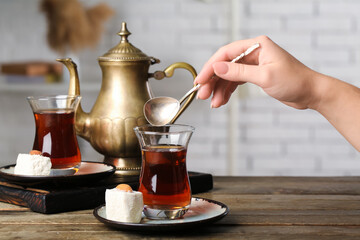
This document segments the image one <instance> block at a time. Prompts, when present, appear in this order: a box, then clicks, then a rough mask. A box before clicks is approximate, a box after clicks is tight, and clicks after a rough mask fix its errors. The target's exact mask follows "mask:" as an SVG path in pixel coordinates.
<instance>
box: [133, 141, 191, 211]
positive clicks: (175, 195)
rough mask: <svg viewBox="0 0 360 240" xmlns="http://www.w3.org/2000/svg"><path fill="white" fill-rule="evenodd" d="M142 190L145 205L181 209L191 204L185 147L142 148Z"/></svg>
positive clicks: (140, 188)
mask: <svg viewBox="0 0 360 240" xmlns="http://www.w3.org/2000/svg"><path fill="white" fill-rule="evenodd" d="M142 154H143V161H142V170H141V175H140V187H139V191H140V192H142V194H143V198H144V204H145V205H148V206H149V207H151V208H156V209H166V210H170V209H178V208H181V207H185V206H188V205H190V202H191V189H190V185H189V177H188V174H187V169H186V160H185V159H186V158H185V157H186V149H185V148H184V147H181V146H155V147H151V148H146V149H144V150H143V151H142Z"/></svg>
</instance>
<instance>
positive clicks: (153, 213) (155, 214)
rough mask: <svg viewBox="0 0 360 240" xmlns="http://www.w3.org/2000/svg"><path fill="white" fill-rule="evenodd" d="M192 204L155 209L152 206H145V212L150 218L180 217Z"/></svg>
mask: <svg viewBox="0 0 360 240" xmlns="http://www.w3.org/2000/svg"><path fill="white" fill-rule="evenodd" d="M189 207H190V205H188V206H185V207H182V208H176V209H155V208H151V207H150V206H147V205H145V206H144V210H143V212H144V214H145V216H146V217H147V218H149V219H178V218H181V217H182V216H184V214H185V213H186V212H187V211H188V209H189Z"/></svg>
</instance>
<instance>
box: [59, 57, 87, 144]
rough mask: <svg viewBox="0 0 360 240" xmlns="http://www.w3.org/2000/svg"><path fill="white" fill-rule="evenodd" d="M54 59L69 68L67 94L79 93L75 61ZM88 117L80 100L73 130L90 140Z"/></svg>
mask: <svg viewBox="0 0 360 240" xmlns="http://www.w3.org/2000/svg"><path fill="white" fill-rule="evenodd" d="M56 61H58V62H61V63H63V64H64V65H65V66H66V68H67V69H68V70H69V74H70V82H69V90H68V94H69V95H80V83H79V75H78V72H77V66H76V63H74V62H73V61H72V59H71V58H59V59H56ZM89 127H90V118H89V114H88V113H85V112H84V111H83V109H82V107H81V102H80V103H79V106H78V108H77V109H76V112H75V130H76V134H77V135H79V136H80V137H82V138H84V139H86V140H90V134H89V133H90V131H89Z"/></svg>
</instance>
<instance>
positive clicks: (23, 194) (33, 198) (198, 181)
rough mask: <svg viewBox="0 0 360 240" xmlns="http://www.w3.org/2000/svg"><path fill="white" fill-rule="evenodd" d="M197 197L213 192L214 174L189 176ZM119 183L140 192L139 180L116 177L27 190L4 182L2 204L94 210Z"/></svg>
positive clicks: (46, 210)
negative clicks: (108, 191) (85, 183)
mask: <svg viewBox="0 0 360 240" xmlns="http://www.w3.org/2000/svg"><path fill="white" fill-rule="evenodd" d="M189 178H190V184H191V190H192V193H193V194H196V193H201V192H206V191H209V190H211V189H212V188H213V179H212V175H211V174H207V173H198V172H189ZM119 183H127V184H129V185H130V186H131V187H132V188H133V189H137V188H138V180H137V179H133V180H129V179H127V180H125V179H124V178H121V177H118V176H117V175H112V176H111V177H108V178H107V179H105V180H102V181H99V182H97V183H93V184H91V186H86V185H84V186H64V185H61V186H51V185H47V186H46V185H45V186H41V185H39V186H32V187H24V186H20V185H16V184H13V183H11V182H9V181H7V180H5V179H1V178H0V201H2V202H7V203H11V204H16V205H19V206H25V207H28V208H30V209H31V210H32V211H34V212H40V213H59V212H68V211H75V210H83V209H92V208H95V207H97V206H99V205H101V204H104V203H105V190H106V189H108V188H114V187H115V186H116V185H117V184H119Z"/></svg>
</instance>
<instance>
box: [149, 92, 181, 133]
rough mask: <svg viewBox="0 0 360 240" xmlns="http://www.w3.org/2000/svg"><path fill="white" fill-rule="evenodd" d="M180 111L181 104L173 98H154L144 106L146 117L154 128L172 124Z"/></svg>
mask: <svg viewBox="0 0 360 240" xmlns="http://www.w3.org/2000/svg"><path fill="white" fill-rule="evenodd" d="M179 109H180V102H179V101H178V100H177V99H175V98H172V97H154V98H151V99H149V100H148V101H147V102H146V103H145V105H144V116H145V118H146V120H147V121H148V122H149V123H150V124H151V125H153V126H163V125H166V124H168V123H169V122H171V120H172V119H173V118H174V117H175V115H176V114H177V112H178V111H179Z"/></svg>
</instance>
